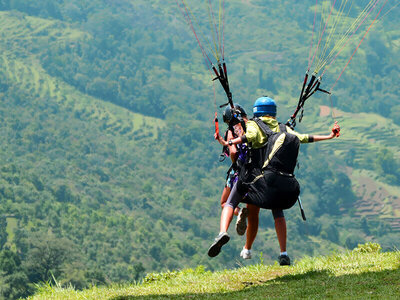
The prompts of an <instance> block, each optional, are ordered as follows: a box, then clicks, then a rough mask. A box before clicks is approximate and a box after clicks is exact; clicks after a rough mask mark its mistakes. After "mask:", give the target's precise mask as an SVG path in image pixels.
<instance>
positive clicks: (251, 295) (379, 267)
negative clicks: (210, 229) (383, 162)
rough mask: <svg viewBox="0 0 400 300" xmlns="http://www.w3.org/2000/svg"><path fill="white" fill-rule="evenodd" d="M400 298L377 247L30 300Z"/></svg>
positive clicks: (51, 290)
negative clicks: (284, 263) (287, 263)
mask: <svg viewBox="0 0 400 300" xmlns="http://www.w3.org/2000/svg"><path fill="white" fill-rule="evenodd" d="M399 295H400V252H399V251H396V252H387V253H381V252H380V246H379V245H378V244H372V243H368V244H365V245H360V246H359V247H358V248H356V249H354V250H353V251H347V252H345V253H340V254H332V255H330V256H326V257H314V258H312V257H305V258H303V259H301V260H300V261H296V262H295V263H294V266H291V267H280V266H278V265H277V264H276V263H275V264H274V265H270V266H267V265H263V264H262V263H259V264H256V265H252V266H249V267H245V268H240V269H236V270H224V271H219V272H215V273H212V272H209V271H205V270H204V268H203V267H201V266H200V267H198V268H197V269H195V270H193V269H185V270H182V271H172V272H166V273H153V274H148V275H147V276H146V278H145V279H144V281H143V282H142V283H140V284H131V285H111V286H106V287H92V288H91V289H87V290H83V291H76V290H74V289H73V288H72V287H69V288H62V287H60V286H55V287H54V286H50V285H43V286H41V287H40V289H39V290H38V293H37V294H36V295H35V296H32V297H30V298H29V299H121V300H122V299H165V298H167V299H182V298H183V299H194V298H195V299H299V298H301V299H321V298H325V299H326V298H327V299H366V298H368V299H377V298H383V299H395V298H397V299H398V297H399Z"/></svg>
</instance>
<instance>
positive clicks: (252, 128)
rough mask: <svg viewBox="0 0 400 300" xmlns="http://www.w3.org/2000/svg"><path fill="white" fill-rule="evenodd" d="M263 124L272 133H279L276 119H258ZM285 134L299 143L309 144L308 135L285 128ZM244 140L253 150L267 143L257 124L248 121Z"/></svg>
mask: <svg viewBox="0 0 400 300" xmlns="http://www.w3.org/2000/svg"><path fill="white" fill-rule="evenodd" d="M259 119H261V120H262V121H263V122H264V123H265V124H267V125H268V126H269V128H271V130H272V131H275V132H279V131H280V129H279V123H278V121H277V120H276V119H274V118H271V117H260V118H259ZM286 130H287V132H289V133H291V134H294V135H295V136H297V137H298V138H299V140H300V143H308V142H309V135H308V134H300V133H297V132H296V131H294V130H292V129H290V128H289V127H288V126H286ZM246 139H247V142H249V143H251V144H252V147H253V148H254V149H257V148H260V147H261V146H262V145H264V144H265V143H266V142H267V136H266V135H265V134H264V133H263V132H262V131H261V129H260V127H258V125H257V123H256V122H254V121H248V122H247V123H246Z"/></svg>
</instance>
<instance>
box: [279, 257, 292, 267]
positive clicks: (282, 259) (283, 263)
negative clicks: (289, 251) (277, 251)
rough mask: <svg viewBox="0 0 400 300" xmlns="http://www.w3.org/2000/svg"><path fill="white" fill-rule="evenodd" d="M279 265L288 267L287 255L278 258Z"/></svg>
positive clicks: (288, 259)
mask: <svg viewBox="0 0 400 300" xmlns="http://www.w3.org/2000/svg"><path fill="white" fill-rule="evenodd" d="M278 259H279V265H281V266H290V258H289V256H287V255H280V256H279V257H278Z"/></svg>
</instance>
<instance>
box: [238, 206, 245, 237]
mask: <svg viewBox="0 0 400 300" xmlns="http://www.w3.org/2000/svg"><path fill="white" fill-rule="evenodd" d="M246 219H247V208H246V207H243V208H242V209H241V210H240V212H239V215H238V217H237V221H236V232H237V234H238V235H243V234H245V233H246V229H247V222H246Z"/></svg>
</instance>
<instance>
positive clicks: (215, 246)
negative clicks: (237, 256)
mask: <svg viewBox="0 0 400 300" xmlns="http://www.w3.org/2000/svg"><path fill="white" fill-rule="evenodd" d="M229 239H230V237H229V234H228V233H226V232H221V233H220V234H219V235H218V236H217V237H216V238H215V240H214V243H212V245H211V246H210V248H209V249H208V256H209V257H215V256H217V255H218V254H219V253H220V252H221V248H222V246H223V245H225V244H226V243H227V242H229Z"/></svg>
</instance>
